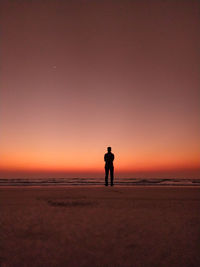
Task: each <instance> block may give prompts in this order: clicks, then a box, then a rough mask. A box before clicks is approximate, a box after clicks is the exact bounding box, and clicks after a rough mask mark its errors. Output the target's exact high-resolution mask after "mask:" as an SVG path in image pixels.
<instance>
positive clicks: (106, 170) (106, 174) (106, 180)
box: [105, 167, 109, 186]
mask: <svg viewBox="0 0 200 267" xmlns="http://www.w3.org/2000/svg"><path fill="white" fill-rule="evenodd" d="M108 171H109V169H108V168H106V167H105V185H106V186H107V185H108Z"/></svg>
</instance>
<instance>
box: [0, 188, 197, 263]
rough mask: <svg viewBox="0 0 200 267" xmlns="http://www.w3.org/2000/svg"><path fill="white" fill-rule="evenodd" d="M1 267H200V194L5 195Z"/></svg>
mask: <svg viewBox="0 0 200 267" xmlns="http://www.w3.org/2000/svg"><path fill="white" fill-rule="evenodd" d="M0 209H1V216H0V228H1V232H0V266H1V267H18V266H19V267H23V266H27V267H33V266H34V267H47V266H48V267H62V266H72V267H82V266H87V267H90V266H91V267H97V266H99V267H100V266H102V267H120V266H121V267H130V266H131V267H151V266H152V267H157V266H158V267H161V266H166V267H173V266H176V267H180V266H181V267H198V266H200V188H199V187H129V188H128V187H117V186H116V187H114V188H111V187H108V188H104V187H71V188H70V187H44V188H41V187H40V188H26V187H21V188H1V189H0Z"/></svg>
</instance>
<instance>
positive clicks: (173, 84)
mask: <svg viewBox="0 0 200 267" xmlns="http://www.w3.org/2000/svg"><path fill="white" fill-rule="evenodd" d="M0 8H1V21H0V25H1V26H0V27H1V36H2V40H1V63H0V64H1V66H0V67H1V73H0V76H1V77H0V78H1V81H0V84H1V90H0V126H1V127H0V178H4V177H6V178H7V177H23V176H24V177H28V176H30V177H33V176H34V177H49V176H50V177H52V176H56V177H65V176H66V177H67V176H72V177H73V176H80V177H81V176H84V177H85V176H94V177H95V176H103V171H104V169H103V168H104V162H103V155H104V153H105V152H106V151H105V150H106V147H107V146H112V148H113V153H115V157H116V160H115V169H116V175H118V176H121V177H123V176H130V177H135V176H136V175H137V176H144V177H149V176H150V177H152V176H153V177H161V176H162V177H200V175H199V173H200V172H199V170H200V162H199V159H200V142H199V141H200V140H199V139H200V138H199V137H200V136H199V135H200V118H199V116H200V104H199V99H200V91H199V88H200V79H199V51H200V50H199V41H200V40H199V39H200V37H199V26H200V25H199V24H200V23H199V21H200V20H199V19H200V15H199V14H200V13H199V10H200V4H199V1H197V0H196V1H194V0H187V1H184V0H181V1H176V0H173V1H171V0H166V1H163V0H161V1H156V0H151V1H149V0H146V1H145V0H142V1H141V0H135V1H134V0H132V1H131V0H130V1H126V0H123V1H122V0H121V1H109V0H106V1H102V0H101V1H98V0H97V1H78V0H76V1H74V0H73V1H61V0H45V1H44V0H35V1H31V0H21V1H17V0H15V1H11V0H10V1H9V0H7V1H6V0H2V1H1V4H0Z"/></svg>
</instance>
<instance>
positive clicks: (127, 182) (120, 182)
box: [0, 178, 200, 187]
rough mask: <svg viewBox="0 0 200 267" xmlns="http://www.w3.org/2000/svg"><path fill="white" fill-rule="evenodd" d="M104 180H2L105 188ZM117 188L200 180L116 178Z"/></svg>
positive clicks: (198, 181)
mask: <svg viewBox="0 0 200 267" xmlns="http://www.w3.org/2000/svg"><path fill="white" fill-rule="evenodd" d="M104 183H105V180H104V178H43V179H41V178H40V179H35V178H34V179H30V178H27V179H26V178H22V179H20V178H17V179H0V187H3V186H104ZM114 185H115V186H200V179H191V178H184V179H180V178H171V179H158V178H148V179H143V178H115V179H114Z"/></svg>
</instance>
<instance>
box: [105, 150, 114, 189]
mask: <svg viewBox="0 0 200 267" xmlns="http://www.w3.org/2000/svg"><path fill="white" fill-rule="evenodd" d="M107 150H108V153H106V154H105V155H104V161H105V162H106V164H105V186H108V174H109V171H110V180H111V186H113V178H114V177H113V174H114V167H113V160H114V158H115V156H114V154H113V153H111V147H107Z"/></svg>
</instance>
